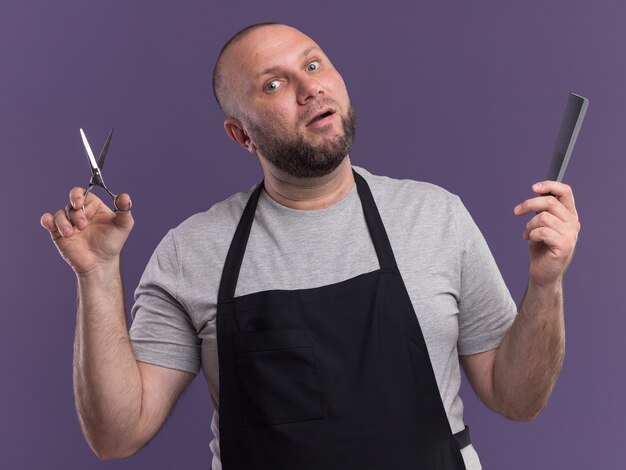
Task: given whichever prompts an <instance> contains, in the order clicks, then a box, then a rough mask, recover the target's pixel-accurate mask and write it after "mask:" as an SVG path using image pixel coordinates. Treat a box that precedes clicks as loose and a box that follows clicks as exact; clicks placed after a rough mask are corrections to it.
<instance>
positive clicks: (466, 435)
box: [454, 426, 472, 449]
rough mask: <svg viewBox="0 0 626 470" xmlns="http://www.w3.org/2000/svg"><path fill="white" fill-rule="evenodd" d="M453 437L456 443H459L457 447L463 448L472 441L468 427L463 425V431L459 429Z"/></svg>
mask: <svg viewBox="0 0 626 470" xmlns="http://www.w3.org/2000/svg"><path fill="white" fill-rule="evenodd" d="M454 439H455V440H456V443H457V444H458V445H459V449H465V448H466V447H467V446H468V445H470V444H471V443H472V439H471V438H470V431H469V427H467V426H465V429H463V431H459V432H457V433H456V434H454Z"/></svg>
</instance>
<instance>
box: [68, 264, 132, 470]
mask: <svg viewBox="0 0 626 470" xmlns="http://www.w3.org/2000/svg"><path fill="white" fill-rule="evenodd" d="M74 394H75V400H76V408H77V411H78V416H79V419H80V422H81V426H82V428H83V432H84V434H85V437H86V439H87V441H88V442H89V444H90V446H91V447H92V449H93V450H94V452H96V454H97V455H98V456H99V457H101V458H110V457H122V456H125V454H127V453H132V450H131V448H130V447H129V446H131V447H132V445H133V441H134V439H133V438H132V436H133V435H135V434H136V429H137V427H138V426H139V422H140V416H141V403H142V383H141V375H140V373H139V369H138V366H137V362H136V361H135V358H134V356H133V353H132V350H131V346H130V340H129V336H128V330H127V325H126V316H125V309H124V294H123V288H122V280H121V275H120V270H119V264H118V263H114V264H111V265H108V266H106V267H103V268H98V269H95V270H93V271H91V272H90V273H89V274H88V275H80V276H78V314H77V324H76V337H75V342H74Z"/></svg>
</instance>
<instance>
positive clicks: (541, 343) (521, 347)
mask: <svg viewBox="0 0 626 470" xmlns="http://www.w3.org/2000/svg"><path fill="white" fill-rule="evenodd" d="M564 354H565V327H564V321H563V290H562V284H561V283H558V284H556V285H553V286H550V287H537V286H533V285H532V284H530V285H529V287H528V290H527V291H526V295H525V296H524V300H523V302H522V305H521V307H520V309H519V313H518V315H517V317H516V319H515V321H514V323H513V325H512V327H511V329H510V330H509V332H508V333H507V335H506V337H505V338H504V341H503V342H502V345H501V346H500V348H499V350H498V352H497V355H496V359H495V364H494V373H493V374H494V375H493V386H494V398H495V401H496V406H497V407H498V408H499V409H498V411H500V412H501V413H502V414H504V415H505V416H507V417H509V418H511V419H517V420H522V421H528V420H531V419H533V418H534V417H535V416H537V414H539V412H540V411H541V410H542V409H543V407H544V406H545V405H546V403H547V401H548V398H549V396H550V393H551V392H552V389H553V388H554V385H555V384H556V380H557V377H558V375H559V372H560V370H561V366H562V365H563V357H564Z"/></svg>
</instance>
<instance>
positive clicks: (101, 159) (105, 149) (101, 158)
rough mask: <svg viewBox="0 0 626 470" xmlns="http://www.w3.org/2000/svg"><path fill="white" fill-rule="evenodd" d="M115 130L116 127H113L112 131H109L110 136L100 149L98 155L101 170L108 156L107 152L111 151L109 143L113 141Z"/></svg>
mask: <svg viewBox="0 0 626 470" xmlns="http://www.w3.org/2000/svg"><path fill="white" fill-rule="evenodd" d="M114 130H115V129H111V132H109V136H108V137H107V140H106V142H105V143H104V146H103V147H102V150H101V151H100V156H99V157H98V168H100V171H102V168H104V159H105V158H106V157H107V152H108V151H109V144H110V143H111V137H113V131H114Z"/></svg>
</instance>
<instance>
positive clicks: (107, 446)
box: [85, 436, 141, 461]
mask: <svg viewBox="0 0 626 470" xmlns="http://www.w3.org/2000/svg"><path fill="white" fill-rule="evenodd" d="M85 437H86V440H87V444H88V445H89V448H90V449H91V451H92V452H93V453H94V454H95V455H96V457H98V459H99V460H103V461H105V460H122V459H127V458H128V457H131V456H133V455H135V454H136V453H137V452H138V451H139V449H141V446H131V445H128V443H125V444H122V443H120V442H112V441H110V440H107V439H97V438H94V437H93V436H85Z"/></svg>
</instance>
